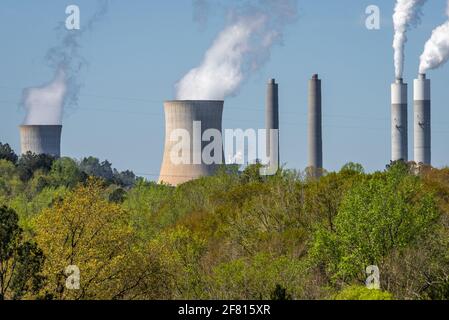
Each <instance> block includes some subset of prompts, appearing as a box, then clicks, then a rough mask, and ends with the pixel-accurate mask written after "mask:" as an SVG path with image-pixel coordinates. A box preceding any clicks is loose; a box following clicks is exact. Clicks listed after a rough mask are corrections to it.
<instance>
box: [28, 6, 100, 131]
mask: <svg viewBox="0 0 449 320" xmlns="http://www.w3.org/2000/svg"><path fill="white" fill-rule="evenodd" d="M108 7H109V0H98V9H97V10H96V12H95V13H94V15H93V16H92V17H91V18H90V19H89V20H88V21H87V22H86V24H85V25H81V30H71V31H69V30H67V29H66V28H65V23H64V22H61V23H60V24H59V26H58V28H57V29H58V30H59V31H60V33H61V34H62V35H63V36H62V38H61V40H60V43H59V44H58V45H57V46H55V47H53V48H50V49H49V50H48V52H47V54H46V56H45V60H46V62H47V64H48V65H49V67H50V68H52V69H53V70H54V77H53V80H52V81H51V82H50V83H48V84H45V85H42V86H38V87H32V88H26V89H24V90H23V93H22V105H23V106H24V107H25V109H26V112H27V114H26V116H25V120H24V124H25V125H60V124H62V117H63V114H64V108H70V107H75V106H76V105H77V104H78V95H79V92H80V89H81V86H82V84H81V80H80V74H81V72H82V71H83V70H84V68H85V67H86V65H87V61H86V60H85V59H84V58H83V57H82V56H81V55H80V53H79V48H80V47H81V44H80V40H81V38H82V36H83V34H84V33H85V32H90V31H92V30H93V26H94V24H95V23H96V22H98V21H100V20H101V18H102V17H103V16H104V15H105V14H106V13H107V10H108Z"/></svg>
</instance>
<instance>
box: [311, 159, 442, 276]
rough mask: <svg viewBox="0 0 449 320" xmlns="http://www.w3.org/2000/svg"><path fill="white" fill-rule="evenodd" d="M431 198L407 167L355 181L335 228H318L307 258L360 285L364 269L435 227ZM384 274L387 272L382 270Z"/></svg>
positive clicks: (329, 272)
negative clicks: (356, 280)
mask: <svg viewBox="0 0 449 320" xmlns="http://www.w3.org/2000/svg"><path fill="white" fill-rule="evenodd" d="M438 217H439V212H438V209H437V206H436V202H435V198H434V196H433V195H432V194H431V193H427V192H425V189H424V188H423V184H422V182H421V181H420V179H419V178H418V177H416V176H412V175H409V174H408V172H407V168H406V166H403V165H396V166H392V167H391V168H390V169H389V170H388V171H387V172H385V173H377V174H374V175H373V176H368V177H364V178H361V179H359V181H358V183H356V185H355V186H354V187H353V188H352V189H350V190H349V191H348V193H347V195H346V196H345V197H344V199H343V201H342V203H341V206H340V209H339V211H338V214H337V216H336V217H335V221H334V229H333V230H329V229H324V228H322V226H318V228H317V231H316V233H315V237H314V242H313V248H312V252H311V254H312V255H311V256H312V257H313V258H314V259H315V261H317V262H318V263H319V264H320V265H323V266H324V267H325V270H326V271H327V274H328V275H329V276H331V277H332V278H333V279H334V280H339V281H343V282H346V283H347V282H349V281H351V280H352V279H358V280H363V279H364V278H365V277H366V275H365V274H364V270H365V268H366V266H369V265H378V266H379V268H381V270H382V265H383V264H384V263H385V259H386V257H387V256H388V255H389V254H390V253H391V252H392V251H393V250H397V251H401V250H403V249H405V248H407V247H408V246H411V245H414V244H417V243H419V240H421V239H422V238H423V237H425V236H426V235H428V234H429V233H430V232H432V230H433V228H434V227H435V226H436V221H437V219H438ZM384 271H385V270H384Z"/></svg>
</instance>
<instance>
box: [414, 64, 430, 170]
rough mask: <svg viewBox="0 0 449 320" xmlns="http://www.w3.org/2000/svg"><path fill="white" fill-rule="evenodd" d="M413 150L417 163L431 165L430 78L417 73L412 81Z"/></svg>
mask: <svg viewBox="0 0 449 320" xmlns="http://www.w3.org/2000/svg"><path fill="white" fill-rule="evenodd" d="M413 87H414V88H413V90H414V93H413V95H414V104H415V111H414V119H415V124H414V127H415V128H414V151H415V162H416V163H417V164H425V165H431V123H430V121H431V114H430V107H431V102H430V101H431V99H430V97H431V93H430V80H429V79H426V75H425V74H422V73H421V74H419V76H418V79H415V81H414V86H413Z"/></svg>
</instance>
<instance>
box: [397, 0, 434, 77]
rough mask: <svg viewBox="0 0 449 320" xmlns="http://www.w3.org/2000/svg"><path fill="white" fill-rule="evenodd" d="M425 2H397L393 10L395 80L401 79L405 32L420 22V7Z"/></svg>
mask: <svg viewBox="0 0 449 320" xmlns="http://www.w3.org/2000/svg"><path fill="white" fill-rule="evenodd" d="M426 1H427V0H397V2H396V6H395V8H394V15H393V25H394V40H393V48H394V67H395V74H396V78H402V77H403V69H404V47H405V43H406V42H407V31H408V30H410V28H411V27H416V26H417V25H418V24H419V23H420V22H421V21H420V17H421V15H422V11H421V10H422V7H423V5H424V4H425V3H426Z"/></svg>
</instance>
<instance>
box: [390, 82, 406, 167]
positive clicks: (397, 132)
mask: <svg viewBox="0 0 449 320" xmlns="http://www.w3.org/2000/svg"><path fill="white" fill-rule="evenodd" d="M407 130H408V120H407V84H406V83H404V81H403V80H402V79H397V80H396V82H395V83H393V84H392V85H391V160H392V161H398V160H403V161H408V131H407Z"/></svg>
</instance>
